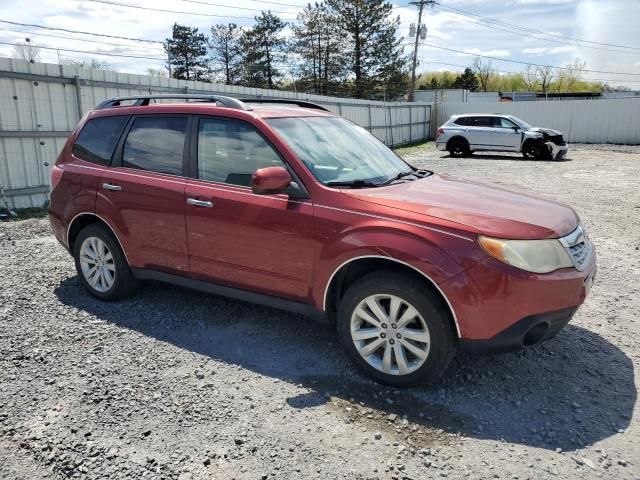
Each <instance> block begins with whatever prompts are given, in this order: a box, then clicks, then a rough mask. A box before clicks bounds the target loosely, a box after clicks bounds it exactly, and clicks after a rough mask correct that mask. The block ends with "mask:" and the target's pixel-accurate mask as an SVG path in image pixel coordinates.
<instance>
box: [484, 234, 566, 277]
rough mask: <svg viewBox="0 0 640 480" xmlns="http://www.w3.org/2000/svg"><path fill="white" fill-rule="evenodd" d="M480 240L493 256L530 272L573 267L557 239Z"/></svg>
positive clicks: (545, 271) (485, 238)
mask: <svg viewBox="0 0 640 480" xmlns="http://www.w3.org/2000/svg"><path fill="white" fill-rule="evenodd" d="M478 241H479V242H480V245H481V246H482V248H484V249H485V250H486V252H487V253H488V254H489V255H491V256H492V257H494V258H497V259H498V260H500V261H501V262H504V263H507V264H509V265H513V266H514V267H518V268H521V269H523V270H527V271H528V272H534V273H549V272H553V271H554V270H558V269H559V268H566V267H573V262H572V261H571V258H570V257H569V254H568V253H567V251H566V250H565V248H564V247H563V246H562V245H561V244H560V242H559V241H558V240H556V239H548V240H503V239H500V238H490V237H483V236H480V237H479V238H478Z"/></svg>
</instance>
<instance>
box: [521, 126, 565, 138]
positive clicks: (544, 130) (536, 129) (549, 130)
mask: <svg viewBox="0 0 640 480" xmlns="http://www.w3.org/2000/svg"><path fill="white" fill-rule="evenodd" d="M528 131H529V132H540V133H546V134H547V135H550V136H552V137H555V136H557V135H562V132H559V131H558V130H554V129H552V128H542V127H533V128H530V129H529V130H528Z"/></svg>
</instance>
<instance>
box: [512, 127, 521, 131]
mask: <svg viewBox="0 0 640 480" xmlns="http://www.w3.org/2000/svg"><path fill="white" fill-rule="evenodd" d="M511 128H513V131H514V132H519V131H520V127H511Z"/></svg>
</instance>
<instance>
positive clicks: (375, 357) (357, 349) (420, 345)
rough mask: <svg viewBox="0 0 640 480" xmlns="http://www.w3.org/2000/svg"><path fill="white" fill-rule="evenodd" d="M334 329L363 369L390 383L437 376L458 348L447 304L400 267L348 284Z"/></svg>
mask: <svg viewBox="0 0 640 480" xmlns="http://www.w3.org/2000/svg"><path fill="white" fill-rule="evenodd" d="M338 333H339V337H340V341H341V343H342V345H343V346H344V348H345V349H346V351H347V353H348V354H349V357H350V358H351V360H353V362H354V363H355V364H356V365H357V366H358V367H359V368H360V369H361V370H362V371H363V372H364V373H366V374H367V375H368V376H369V377H371V378H373V379H374V380H377V381H379V382H382V383H386V384H389V385H394V386H407V385H415V384H419V383H428V382H430V381H432V380H435V379H436V378H437V377H438V376H439V375H440V374H441V373H442V372H443V371H444V370H445V368H446V367H447V365H448V363H449V361H450V360H451V358H452V357H453V355H454V353H455V350H456V340H455V335H454V331H453V328H452V325H451V319H450V316H449V312H448V311H447V309H446V307H445V306H444V305H443V304H442V302H441V301H440V299H438V298H437V297H436V296H435V295H434V294H433V292H432V291H431V290H430V289H428V288H427V286H426V285H425V284H424V283H423V282H422V281H421V280H420V279H417V278H414V277H413V276H411V275H405V274H403V273H398V272H375V273H372V274H369V275H367V276H365V277H363V278H362V279H360V280H358V281H357V282H356V283H355V284H353V285H352V286H351V287H350V288H349V290H348V291H347V292H346V293H345V295H344V297H343V298H342V300H341V301H340V305H339V308H338Z"/></svg>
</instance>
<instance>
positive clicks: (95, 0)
mask: <svg viewBox="0 0 640 480" xmlns="http://www.w3.org/2000/svg"><path fill="white" fill-rule="evenodd" d="M81 1H85V2H93V3H103V4H105V5H113V6H116V7H124V8H136V9H138V10H148V11H153V12H163V13H177V14H180V15H195V16H199V17H215V18H239V19H243V20H255V17H244V16H239V15H215V14H213V13H202V12H185V11H182V10H167V9H164V8H155V7H143V6H141V5H129V4H128V3H118V2H112V1H109V0H81ZM229 8H235V7H229ZM285 20H288V21H294V20H295V19H285Z"/></svg>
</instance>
